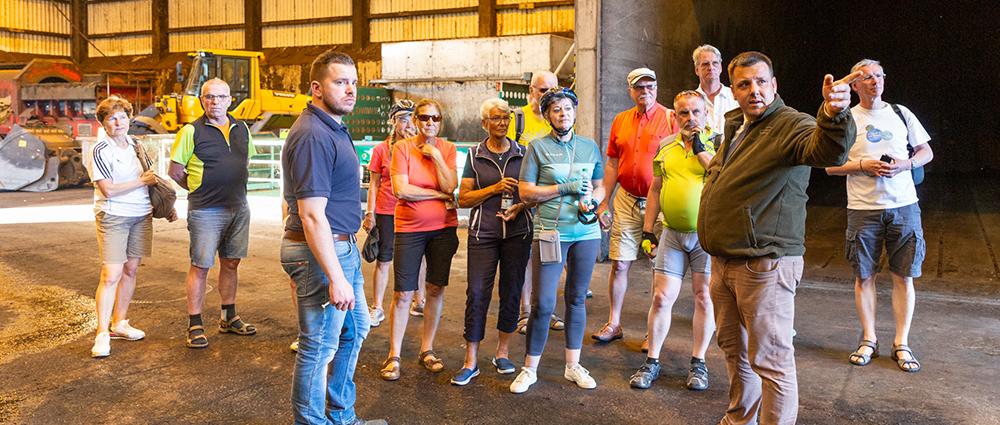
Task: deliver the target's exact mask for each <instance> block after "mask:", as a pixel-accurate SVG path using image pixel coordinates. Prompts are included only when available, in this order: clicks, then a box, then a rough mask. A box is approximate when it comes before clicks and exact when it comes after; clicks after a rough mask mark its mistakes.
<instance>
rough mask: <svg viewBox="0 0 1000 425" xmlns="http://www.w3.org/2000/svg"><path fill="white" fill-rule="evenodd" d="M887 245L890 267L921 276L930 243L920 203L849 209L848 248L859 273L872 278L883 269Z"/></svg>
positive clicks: (907, 275)
mask: <svg viewBox="0 0 1000 425" xmlns="http://www.w3.org/2000/svg"><path fill="white" fill-rule="evenodd" d="M883 246H884V247H885V251H886V255H887V256H888V260H889V271H891V272H892V273H894V274H896V275H899V276H902V277H920V274H921V266H922V265H923V263H924V255H925V254H926V253H927V244H926V242H925V241H924V230H923V228H922V227H921V224H920V207H919V206H918V205H917V204H916V203H913V204H910V205H907V206H903V207H899V208H889V209H884V210H852V209H848V210H847V245H846V247H845V248H846V249H845V251H846V253H847V261H848V262H849V263H851V268H853V269H854V275H855V276H856V277H858V278H860V279H868V278H870V277H872V276H874V275H875V274H877V273H878V272H880V271H881V264H880V262H881V260H882V247H883Z"/></svg>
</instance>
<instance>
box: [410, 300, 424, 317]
mask: <svg viewBox="0 0 1000 425" xmlns="http://www.w3.org/2000/svg"><path fill="white" fill-rule="evenodd" d="M410 316H414V317H423V316H424V302H423V301H421V302H417V300H415V299H414V300H413V302H411V303H410Z"/></svg>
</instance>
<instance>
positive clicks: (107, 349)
mask: <svg viewBox="0 0 1000 425" xmlns="http://www.w3.org/2000/svg"><path fill="white" fill-rule="evenodd" d="M110 354H111V335H110V334H109V333H107V332H101V333H99V334H97V336H96V337H94V347H93V348H91V349H90V357H107V356H108V355H110Z"/></svg>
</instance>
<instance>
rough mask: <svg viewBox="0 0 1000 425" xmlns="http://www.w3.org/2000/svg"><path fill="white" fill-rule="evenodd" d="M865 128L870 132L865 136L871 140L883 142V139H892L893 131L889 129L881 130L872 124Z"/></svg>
mask: <svg viewBox="0 0 1000 425" xmlns="http://www.w3.org/2000/svg"><path fill="white" fill-rule="evenodd" d="M865 130H868V133H867V134H866V135H865V137H866V138H867V139H868V141H869V142H872V143H878V142H881V141H883V140H885V141H889V140H892V132H891V131H888V130H879V129H877V128H875V126H874V125H871V124H868V126H867V127H865Z"/></svg>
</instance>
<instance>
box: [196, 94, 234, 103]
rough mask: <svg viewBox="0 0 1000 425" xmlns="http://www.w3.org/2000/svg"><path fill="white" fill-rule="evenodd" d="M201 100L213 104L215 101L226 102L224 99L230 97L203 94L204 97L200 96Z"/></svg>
mask: <svg viewBox="0 0 1000 425" xmlns="http://www.w3.org/2000/svg"><path fill="white" fill-rule="evenodd" d="M201 98H202V99H205V100H207V101H209V102H214V101H217V100H226V99H229V98H232V96H230V95H228V94H205V95H202V96H201Z"/></svg>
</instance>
